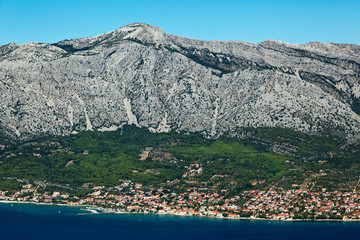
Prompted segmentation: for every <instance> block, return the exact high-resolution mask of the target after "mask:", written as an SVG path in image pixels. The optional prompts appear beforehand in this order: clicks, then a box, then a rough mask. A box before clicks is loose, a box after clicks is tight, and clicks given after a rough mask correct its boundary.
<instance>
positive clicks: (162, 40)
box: [114, 23, 168, 44]
mask: <svg viewBox="0 0 360 240" xmlns="http://www.w3.org/2000/svg"><path fill="white" fill-rule="evenodd" d="M114 32H116V33H122V34H126V35H125V36H124V37H123V39H134V40H138V41H140V42H142V43H151V44H166V43H167V42H168V39H167V37H166V34H165V32H164V30H162V29H161V28H159V27H156V26H152V25H149V24H146V23H131V24H129V25H126V26H124V27H122V28H120V29H118V30H115V31H114Z"/></svg>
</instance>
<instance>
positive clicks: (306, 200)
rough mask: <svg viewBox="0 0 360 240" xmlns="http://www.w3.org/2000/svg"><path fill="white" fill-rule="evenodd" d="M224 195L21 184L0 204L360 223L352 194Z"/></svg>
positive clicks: (1, 194)
mask: <svg viewBox="0 0 360 240" xmlns="http://www.w3.org/2000/svg"><path fill="white" fill-rule="evenodd" d="M40 190H41V191H40ZM226 195H227V190H226V189H222V190H221V191H219V192H216V193H208V192H201V191H195V190H193V189H187V191H185V192H182V193H176V192H173V191H171V190H170V189H166V188H158V189H148V188H145V187H143V186H142V185H141V184H139V183H134V182H132V181H130V180H125V181H122V183H121V184H119V185H118V186H115V187H105V186H89V188H88V190H87V192H86V194H85V195H84V196H82V197H78V196H75V195H71V194H69V193H66V192H60V191H46V189H44V186H40V185H38V186H35V185H32V184H25V185H23V187H22V189H21V190H18V191H1V190H0V201H2V202H25V203H37V204H63V205H69V206H84V207H86V209H87V210H89V211H90V212H91V213H152V214H172V215H180V216H201V217H217V218H229V219H266V220H278V221H295V220H319V221H356V220H360V193H359V192H356V191H353V192H341V191H327V190H326V189H322V191H321V192H313V191H310V190H309V189H303V190H288V191H285V190H282V191H279V190H269V191H258V190H251V191H245V192H243V193H242V194H240V195H236V196H231V197H225V196H226Z"/></svg>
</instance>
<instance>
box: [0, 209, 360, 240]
mask: <svg viewBox="0 0 360 240" xmlns="http://www.w3.org/2000/svg"><path fill="white" fill-rule="evenodd" d="M86 213H87V212H86V211H83V210H81V209H80V208H79V207H63V206H44V205H33V204H19V203H13V204H10V203H0V240H5V239H6V240H7V239H22V240H30V239H37V240H39V239H40V240H41V239H47V240H48V239H77V240H82V239H99V240H100V239H101V240H102V239H141V240H145V239H170V240H172V239H196V240H198V239H207V240H209V239H256V240H259V239H276V240H279V239H301V240H304V239H327V240H328V239H359V233H360V222H269V221H248V220H227V219H210V218H200V217H180V216H167V215H146V214H93V215H91V214H86Z"/></svg>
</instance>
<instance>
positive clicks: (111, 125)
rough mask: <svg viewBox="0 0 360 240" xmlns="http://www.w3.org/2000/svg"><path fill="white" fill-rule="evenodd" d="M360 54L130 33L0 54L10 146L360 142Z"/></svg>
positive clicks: (139, 27)
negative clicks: (329, 137) (133, 132)
mask: <svg viewBox="0 0 360 240" xmlns="http://www.w3.org/2000/svg"><path fill="white" fill-rule="evenodd" d="M359 75H360V46H357V45H353V44H333V43H327V44H322V43H318V42H311V43H307V44H304V45H296V44H289V43H283V42H279V41H274V40H268V41H264V42H261V43H257V44H256V43H248V42H241V41H226V42H221V41H202V40H194V39H187V38H184V37H179V36H175V35H170V34H166V33H165V32H164V31H163V30H161V29H160V28H158V27H155V26H151V25H147V24H144V23H134V24H129V25H127V26H124V27H122V28H120V29H117V30H114V31H111V32H109V33H105V34H102V35H98V36H95V37H89V38H82V39H73V40H64V41H60V42H58V43H54V44H43V43H32V42H30V43H26V44H24V45H18V44H12V43H11V44H7V45H3V46H0V91H1V97H0V99H1V102H2V103H3V106H1V107H0V125H1V127H2V129H3V130H0V131H1V132H2V134H3V135H4V136H8V137H9V138H10V139H20V140H21V139H30V138H32V137H34V136H38V135H41V134H45V135H46V134H55V135H59V134H68V133H71V132H74V133H75V132H78V131H82V130H102V131H106V130H115V129H117V128H118V127H121V126H122V125H124V124H135V125H137V126H142V127H146V128H148V129H150V130H151V131H153V132H167V131H170V130H179V131H190V132H202V133H204V134H205V135H206V136H208V137H213V138H216V137H218V136H220V135H222V134H223V133H225V132H230V133H232V134H235V135H236V129H238V128H241V127H255V128H256V127H282V128H291V129H294V130H297V131H302V132H306V133H316V134H326V133H327V132H328V130H329V129H331V132H332V133H334V132H335V133H336V134H340V135H343V136H345V137H346V138H347V139H348V140H349V141H354V140H356V139H358V138H359V134H360V130H359V129H360V128H359V127H360V116H359V114H360V83H359V79H360V77H359Z"/></svg>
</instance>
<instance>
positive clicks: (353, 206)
mask: <svg viewBox="0 0 360 240" xmlns="http://www.w3.org/2000/svg"><path fill="white" fill-rule="evenodd" d="M242 199H245V200H247V201H246V202H245V203H244V204H243V208H242V212H247V213H249V214H251V216H252V217H264V218H269V219H277V220H287V219H342V220H356V219H360V193H359V192H340V191H332V192H327V191H326V189H322V191H321V192H312V191H309V190H308V189H305V190H289V191H282V192H276V191H256V190H253V191H247V192H244V193H243V194H242Z"/></svg>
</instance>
